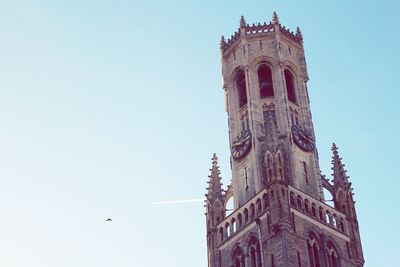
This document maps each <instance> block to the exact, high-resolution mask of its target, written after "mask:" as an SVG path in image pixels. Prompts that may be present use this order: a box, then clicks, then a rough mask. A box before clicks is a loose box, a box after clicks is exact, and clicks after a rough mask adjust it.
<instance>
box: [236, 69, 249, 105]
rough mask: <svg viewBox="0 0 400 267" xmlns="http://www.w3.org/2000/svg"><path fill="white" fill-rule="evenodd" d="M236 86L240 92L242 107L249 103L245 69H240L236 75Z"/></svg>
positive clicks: (239, 97)
mask: <svg viewBox="0 0 400 267" xmlns="http://www.w3.org/2000/svg"><path fill="white" fill-rule="evenodd" d="M236 88H237V92H238V100H239V108H241V107H243V106H244V105H246V104H247V92H246V77H245V75H244V71H243V70H240V71H239V72H238V74H237V75H236Z"/></svg>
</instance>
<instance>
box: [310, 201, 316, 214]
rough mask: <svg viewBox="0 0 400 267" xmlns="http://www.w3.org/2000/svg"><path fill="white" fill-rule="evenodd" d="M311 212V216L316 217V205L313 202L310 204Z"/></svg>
mask: <svg viewBox="0 0 400 267" xmlns="http://www.w3.org/2000/svg"><path fill="white" fill-rule="evenodd" d="M311 214H312V216H314V217H317V207H316V206H315V204H314V203H312V205H311Z"/></svg>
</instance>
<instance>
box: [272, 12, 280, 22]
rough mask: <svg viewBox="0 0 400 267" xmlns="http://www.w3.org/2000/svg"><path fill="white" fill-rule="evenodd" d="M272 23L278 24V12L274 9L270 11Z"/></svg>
mask: <svg viewBox="0 0 400 267" xmlns="http://www.w3.org/2000/svg"><path fill="white" fill-rule="evenodd" d="M272 23H273V24H279V17H278V14H276V12H275V11H274V13H272Z"/></svg>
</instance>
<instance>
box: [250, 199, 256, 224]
mask: <svg viewBox="0 0 400 267" xmlns="http://www.w3.org/2000/svg"><path fill="white" fill-rule="evenodd" d="M255 217H256V208H255V206H254V204H253V203H251V205H250V220H253V219H254V218H255Z"/></svg>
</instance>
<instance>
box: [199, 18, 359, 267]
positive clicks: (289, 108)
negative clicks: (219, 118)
mask: <svg viewBox="0 0 400 267" xmlns="http://www.w3.org/2000/svg"><path fill="white" fill-rule="evenodd" d="M220 48H221V62H222V76H223V89H224V92H225V108H226V111H227V113H228V126H229V140H230V147H231V169H232V182H231V184H230V185H229V186H228V187H227V189H226V190H223V189H222V185H221V181H220V180H221V178H220V173H219V169H218V159H217V157H216V155H214V156H213V158H212V168H211V174H210V176H209V182H208V183H209V185H208V188H207V190H208V191H207V194H206V208H207V211H206V220H207V246H208V266H209V267H300V266H304V267H305V266H311V267H347V266H348V267H353V266H357V267H359V266H363V264H364V258H363V253H362V247H361V241H360V235H359V229H358V222H357V216H356V212H355V206H354V200H353V194H352V188H351V183H350V182H349V181H348V177H347V176H346V171H345V170H344V164H342V160H341V158H340V157H339V154H338V151H337V147H336V145H335V144H333V146H332V152H333V157H332V170H333V174H332V176H333V181H332V182H329V181H328V180H327V179H325V177H323V176H322V175H321V172H320V169H319V163H318V154H317V150H316V147H315V135H314V130H313V124H312V120H311V112H310V105H309V98H308V92H307V81H308V74H307V67H306V61H305V56H304V48H303V37H302V34H301V32H300V29H299V28H297V30H296V33H293V32H291V31H289V30H288V29H286V28H285V27H284V26H282V25H281V24H280V22H279V19H278V16H277V15H276V13H274V14H273V17H272V21H271V22H270V23H268V24H267V23H264V24H257V25H255V24H253V25H249V24H247V23H246V21H245V19H244V18H243V17H242V18H241V19H240V27H239V29H238V31H237V32H235V33H234V34H233V35H232V36H231V38H229V39H228V40H225V38H224V37H222V38H221V46H220ZM323 188H325V189H326V190H328V191H329V192H330V193H331V194H332V196H333V203H334V207H331V206H329V205H327V204H326V203H325V199H324V194H323ZM231 198H233V203H234V210H233V212H232V213H230V214H227V210H226V205H227V202H228V201H229V200H230V199H231Z"/></svg>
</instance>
